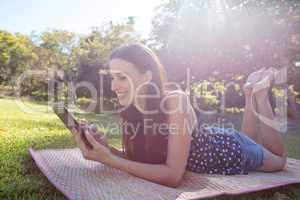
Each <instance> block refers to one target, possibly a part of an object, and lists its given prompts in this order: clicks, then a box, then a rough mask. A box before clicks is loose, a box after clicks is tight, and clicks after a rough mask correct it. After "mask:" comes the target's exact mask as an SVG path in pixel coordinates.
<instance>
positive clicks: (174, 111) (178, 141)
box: [88, 93, 193, 187]
mask: <svg viewBox="0 0 300 200" xmlns="http://www.w3.org/2000/svg"><path fill="white" fill-rule="evenodd" d="M186 101H187V97H186V96H185V95H184V94H178V93H176V94H173V95H170V96H169V97H168V99H166V103H167V104H166V105H167V106H166V108H165V109H166V112H170V113H169V117H168V118H169V119H168V123H169V124H170V125H172V127H176V128H175V129H172V130H170V132H169V138H168V154H167V160H166V163H165V164H147V163H140V162H135V161H131V160H126V159H124V158H121V157H118V156H116V155H113V154H111V155H110V156H104V155H103V156H101V155H99V154H100V153H99V152H98V154H97V155H98V157H97V161H99V162H102V163H105V164H107V165H109V166H112V167H115V168H118V169H120V170H123V171H126V172H128V173H131V174H133V175H135V176H138V177H140V178H144V179H147V180H149V181H153V182H156V183H159V184H163V185H167V186H171V187H176V186H178V184H179V183H180V181H181V179H182V176H183V174H184V172H185V167H186V164H187V159H188V154H189V149H190V132H189V131H190V130H189V129H191V127H189V126H190V122H192V121H191V120H193V117H192V113H191V112H187V109H186V108H187V106H188V103H187V102H186ZM186 122H187V124H185V123H186ZM88 138H90V137H88ZM90 139H91V138H90Z"/></svg>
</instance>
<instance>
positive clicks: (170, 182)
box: [165, 172, 183, 187]
mask: <svg viewBox="0 0 300 200" xmlns="http://www.w3.org/2000/svg"><path fill="white" fill-rule="evenodd" d="M182 177H183V173H178V172H177V173H176V172H174V173H170V174H169V176H168V177H167V179H166V181H165V185H167V186H169V187H178V186H179V184H180V182H181V180H182Z"/></svg>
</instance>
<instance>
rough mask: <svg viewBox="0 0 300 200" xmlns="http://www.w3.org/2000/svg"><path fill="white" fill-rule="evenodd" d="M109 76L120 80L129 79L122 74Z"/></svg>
mask: <svg viewBox="0 0 300 200" xmlns="http://www.w3.org/2000/svg"><path fill="white" fill-rule="evenodd" d="M109 78H110V79H111V80H120V81H124V80H126V79H127V77H126V76H125V75H122V74H110V75H109Z"/></svg>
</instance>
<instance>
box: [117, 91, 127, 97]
mask: <svg viewBox="0 0 300 200" xmlns="http://www.w3.org/2000/svg"><path fill="white" fill-rule="evenodd" d="M116 94H117V96H118V98H124V97H125V96H126V93H125V92H117V93H116Z"/></svg>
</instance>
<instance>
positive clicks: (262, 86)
mask: <svg viewBox="0 0 300 200" xmlns="http://www.w3.org/2000/svg"><path fill="white" fill-rule="evenodd" d="M261 75H262V77H261V80H259V81H258V82H257V83H255V84H253V93H254V95H255V98H256V99H262V98H268V96H269V89H270V87H271V83H272V82H273V80H274V76H275V75H274V71H273V70H272V69H271V68H270V69H267V70H265V71H263V72H262V74H261Z"/></svg>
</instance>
